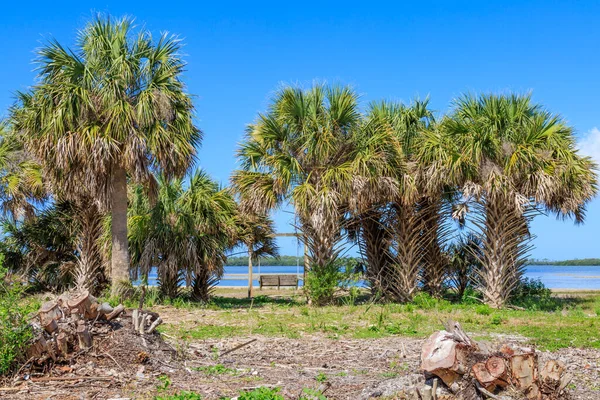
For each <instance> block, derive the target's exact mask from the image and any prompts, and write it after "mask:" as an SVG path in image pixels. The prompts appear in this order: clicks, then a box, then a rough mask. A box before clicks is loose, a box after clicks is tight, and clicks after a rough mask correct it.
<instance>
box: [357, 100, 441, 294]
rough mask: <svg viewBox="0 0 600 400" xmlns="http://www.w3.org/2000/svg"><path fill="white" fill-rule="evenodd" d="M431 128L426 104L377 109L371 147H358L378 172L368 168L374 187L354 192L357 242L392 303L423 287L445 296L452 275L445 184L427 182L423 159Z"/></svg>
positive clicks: (369, 129) (372, 112)
mask: <svg viewBox="0 0 600 400" xmlns="http://www.w3.org/2000/svg"><path fill="white" fill-rule="evenodd" d="M433 124H434V119H433V114H432V112H431V110H430V109H429V108H428V100H425V101H418V100H417V101H414V102H413V103H412V104H410V105H404V104H402V103H393V102H385V101H384V102H378V103H373V104H372V105H371V107H370V109H369V112H368V115H367V117H366V123H365V124H364V127H363V136H364V137H366V138H367V140H368V144H367V145H366V146H364V145H360V146H358V148H359V149H360V151H359V154H361V155H364V154H369V159H370V164H371V165H377V167H376V168H373V167H371V168H370V170H372V171H376V173H375V174H374V175H373V176H372V178H371V179H370V180H369V182H370V183H369V184H365V185H361V186H360V187H359V188H357V190H355V191H353V196H352V197H353V201H354V202H355V203H356V204H357V205H358V206H359V207H358V209H360V208H363V209H364V211H362V212H361V213H359V214H358V216H357V217H358V218H357V219H358V221H359V223H358V226H359V233H358V235H357V236H356V238H357V239H358V242H359V244H360V247H361V250H362V253H363V255H364V256H365V258H366V262H367V271H366V272H367V279H368V280H369V281H370V282H371V287H372V289H373V291H375V292H379V293H380V294H381V295H383V296H384V297H386V298H389V299H393V300H398V301H408V300H410V299H411V298H412V297H413V296H414V294H415V293H416V292H417V290H418V289H419V283H420V279H423V280H424V282H423V283H424V284H425V287H426V288H428V289H429V290H430V291H432V292H433V294H435V295H440V294H441V289H442V287H443V283H444V281H445V277H446V273H447V268H446V263H445V259H444V254H443V252H442V251H441V244H442V243H443V241H444V239H445V236H446V232H447V230H446V228H445V225H444V223H443V217H444V207H443V205H444V204H445V203H444V201H443V198H442V189H443V186H444V182H443V181H436V182H432V181H431V180H430V179H429V176H428V175H429V170H428V169H429V166H428V165H427V164H425V163H423V160H422V158H421V154H420V141H421V137H422V135H423V132H424V131H426V130H428V129H431V126H432V125H433ZM373 150H375V151H373ZM374 159H379V162H375V161H373V160H374ZM357 176H359V177H364V176H365V174H364V172H363V173H361V172H357Z"/></svg>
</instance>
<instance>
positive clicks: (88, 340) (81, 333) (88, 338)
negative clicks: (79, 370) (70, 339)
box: [77, 321, 92, 350]
mask: <svg viewBox="0 0 600 400" xmlns="http://www.w3.org/2000/svg"><path fill="white" fill-rule="evenodd" d="M77 339H78V340H79V348H80V349H82V350H83V349H89V348H90V347H92V335H91V334H90V331H89V330H88V327H87V324H86V323H85V321H79V322H78V324H77Z"/></svg>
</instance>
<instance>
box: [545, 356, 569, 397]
mask: <svg viewBox="0 0 600 400" xmlns="http://www.w3.org/2000/svg"><path fill="white" fill-rule="evenodd" d="M565 371H566V368H565V365H564V364H563V363H562V362H560V361H556V360H550V361H548V362H546V364H544V368H542V369H541V370H540V391H541V392H542V393H544V394H552V393H557V394H558V392H559V391H560V390H561V389H560V387H561V384H562V382H563V376H564V373H565ZM565 386H566V385H565Z"/></svg>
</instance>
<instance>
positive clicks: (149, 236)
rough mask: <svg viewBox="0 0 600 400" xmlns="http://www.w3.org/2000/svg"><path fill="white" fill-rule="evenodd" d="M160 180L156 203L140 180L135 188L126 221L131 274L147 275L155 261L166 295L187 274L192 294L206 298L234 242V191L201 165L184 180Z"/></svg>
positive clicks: (175, 292) (175, 290) (174, 292)
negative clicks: (149, 196)
mask: <svg viewBox="0 0 600 400" xmlns="http://www.w3.org/2000/svg"><path fill="white" fill-rule="evenodd" d="M158 183H159V185H158V196H157V199H156V202H155V203H154V204H151V202H150V200H149V199H148V197H147V196H146V194H145V193H144V190H143V188H142V187H141V186H138V187H136V188H134V189H133V190H134V193H133V195H132V200H133V201H132V207H131V208H130V215H129V224H130V242H131V247H132V256H133V257H132V258H133V260H132V261H133V262H132V264H133V266H134V275H138V274H140V273H141V274H142V275H146V276H147V274H148V273H149V272H150V269H151V268H153V267H156V268H157V275H158V279H159V283H160V287H161V291H162V292H163V294H164V295H166V296H168V297H176V296H177V295H178V293H179V287H180V285H181V283H182V281H183V280H184V279H185V278H188V277H189V279H188V281H190V282H193V283H192V287H193V291H194V295H196V296H197V297H199V298H200V299H201V300H207V297H208V295H209V290H210V287H211V285H210V282H212V281H213V278H215V277H216V278H218V277H220V276H221V275H222V272H223V271H222V269H223V266H224V264H225V260H226V257H225V253H226V251H227V250H228V249H230V248H231V247H233V245H234V244H235V237H236V226H235V213H236V205H235V202H234V200H233V197H232V196H231V195H230V194H229V191H228V190H227V189H222V188H219V186H218V185H217V184H216V183H215V182H213V181H212V180H211V179H210V178H209V177H208V175H206V173H204V172H202V171H200V170H199V171H196V172H195V173H194V174H193V175H192V176H191V177H190V178H189V182H188V183H187V184H186V182H184V180H182V179H170V180H167V179H166V178H164V177H162V176H161V177H159V178H158ZM186 186H187V187H186Z"/></svg>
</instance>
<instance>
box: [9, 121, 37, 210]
mask: <svg viewBox="0 0 600 400" xmlns="http://www.w3.org/2000/svg"><path fill="white" fill-rule="evenodd" d="M47 197H48V191H47V188H46V186H45V185H44V180H43V178H42V168H41V166H40V165H39V164H38V163H36V162H35V161H34V160H33V159H32V158H31V157H30V156H29V155H28V154H27V152H26V151H25V150H24V148H23V142H22V141H21V140H20V137H19V136H18V135H16V134H15V132H14V131H13V130H12V129H10V127H9V126H8V125H6V124H4V123H1V122H0V202H1V203H2V213H3V214H4V215H5V216H7V217H10V218H11V219H12V220H13V221H17V220H19V219H31V218H33V217H34V216H35V213H36V205H38V204H41V203H43V202H44V201H45V200H47Z"/></svg>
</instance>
